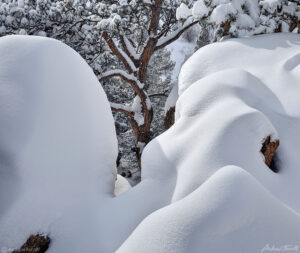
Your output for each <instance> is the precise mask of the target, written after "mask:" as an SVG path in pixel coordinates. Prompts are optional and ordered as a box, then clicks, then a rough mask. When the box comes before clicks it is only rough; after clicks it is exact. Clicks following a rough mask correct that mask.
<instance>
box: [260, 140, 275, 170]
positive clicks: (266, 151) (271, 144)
mask: <svg viewBox="0 0 300 253" xmlns="http://www.w3.org/2000/svg"><path fill="white" fill-rule="evenodd" d="M278 146H279V140H275V141H271V136H270V135H269V136H268V137H267V138H265V139H264V142H263V144H262V147H261V150H260V152H261V153H262V154H263V155H264V157H265V164H266V165H267V166H268V167H269V168H270V169H271V170H272V171H273V172H275V173H277V172H278V171H279V168H278V163H277V161H278V158H277V155H276V153H275V152H276V150H277V148H278Z"/></svg>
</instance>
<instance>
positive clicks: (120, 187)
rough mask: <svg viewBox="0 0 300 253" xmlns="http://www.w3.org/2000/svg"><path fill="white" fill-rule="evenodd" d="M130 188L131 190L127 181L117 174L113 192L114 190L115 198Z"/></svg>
mask: <svg viewBox="0 0 300 253" xmlns="http://www.w3.org/2000/svg"><path fill="white" fill-rule="evenodd" d="M130 188H131V185H130V183H129V182H128V181H127V179H126V178H125V177H123V176H121V175H119V174H118V175H117V180H116V182H115V190H114V194H115V196H119V195H120V194H122V193H124V192H126V191H128V190H129V189H130Z"/></svg>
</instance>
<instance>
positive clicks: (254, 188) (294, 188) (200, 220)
mask: <svg viewBox="0 0 300 253" xmlns="http://www.w3.org/2000/svg"><path fill="white" fill-rule="evenodd" d="M299 52H300V36H299V35H295V34H277V35H267V36H257V37H253V38H247V39H246V38H245V39H232V40H227V41H223V42H220V43H216V44H212V45H209V46H206V47H203V48H201V49H200V50H198V51H197V52H196V53H195V54H194V55H193V56H192V57H191V58H190V59H189V60H188V61H187V62H186V63H185V64H184V66H183V68H182V70H181V73H180V76H179V94H180V96H179V100H178V101H177V104H176V122H175V125H174V126H173V127H171V128H170V129H169V130H168V131H167V132H165V133H164V134H162V135H161V136H159V137H158V138H156V139H155V140H154V141H152V142H151V143H150V144H149V145H148V146H147V147H146V148H145V151H144V154H143V166H144V167H143V168H144V170H143V174H142V176H143V177H144V178H145V179H148V178H153V179H155V180H161V182H162V184H164V183H165V182H168V184H169V185H171V186H172V187H173V189H172V194H171V195H170V204H169V205H167V206H165V207H164V208H161V209H159V210H157V211H156V212H154V213H152V214H151V215H149V216H148V217H146V218H145V219H144V220H143V222H142V223H140V225H139V226H138V227H137V228H136V229H135V231H134V232H133V233H132V234H131V236H130V237H129V238H128V239H127V240H126V241H125V243H124V244H123V245H122V246H121V247H120V249H119V251H118V252H119V253H128V252H131V253H139V252H143V253H152V252H160V253H162V252H164V253H169V252H172V253H174V252H178V253H183V252H186V253H193V252H210V253H218V252H230V253H241V252H243V253H254V252H261V250H263V248H264V247H266V248H268V246H269V247H270V248H271V247H272V246H274V247H275V248H281V249H284V247H286V245H288V246H287V247H292V248H294V249H295V248H296V249H297V248H298V250H300V236H299V235H300V215H299V214H300V198H299V193H300V184H299V178H300V170H299V152H300V149H299V143H300V132H299V129H300V109H299V108H300V100H299V97H300V67H299V66H300V57H299ZM269 135H271V136H272V139H273V140H275V139H277V138H279V139H280V147H279V148H278V151H277V159H276V165H277V166H278V168H279V173H277V174H276V173H274V172H273V171H271V170H270V169H269V168H268V167H267V166H266V165H265V163H264V157H263V155H262V154H261V153H260V149H261V147H262V143H263V141H264V139H265V138H266V137H267V136H269ZM153 157H155V159H153Z"/></svg>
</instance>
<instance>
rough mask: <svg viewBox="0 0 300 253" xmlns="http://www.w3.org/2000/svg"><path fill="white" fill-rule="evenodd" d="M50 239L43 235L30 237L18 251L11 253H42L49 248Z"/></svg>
mask: <svg viewBox="0 0 300 253" xmlns="http://www.w3.org/2000/svg"><path fill="white" fill-rule="evenodd" d="M49 244H50V238H49V237H48V236H44V235H39V234H37V235H31V236H30V237H29V238H28V239H27V241H26V242H25V243H24V244H23V246H22V247H21V248H20V249H17V250H14V251H13V252H12V253H44V252H46V251H47V249H48V248H49Z"/></svg>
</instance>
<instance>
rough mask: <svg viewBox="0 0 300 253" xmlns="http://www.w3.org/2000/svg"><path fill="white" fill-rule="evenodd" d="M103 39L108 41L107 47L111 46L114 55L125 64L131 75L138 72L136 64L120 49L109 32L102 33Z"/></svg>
mask: <svg viewBox="0 0 300 253" xmlns="http://www.w3.org/2000/svg"><path fill="white" fill-rule="evenodd" d="M102 37H103V39H104V40H105V41H106V43H107V45H108V46H109V48H110V50H111V51H112V53H113V54H114V55H115V56H116V57H117V58H118V59H119V60H120V61H121V62H122V63H123V64H124V66H125V68H126V69H127V71H128V72H129V73H132V72H133V71H135V70H136V68H135V65H134V63H133V62H132V61H131V59H130V58H129V57H128V56H127V55H126V54H125V53H124V52H123V50H122V49H120V48H119V47H118V46H117V45H116V43H115V41H114V40H113V39H112V38H110V37H109V35H108V34H107V32H103V33H102Z"/></svg>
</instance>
